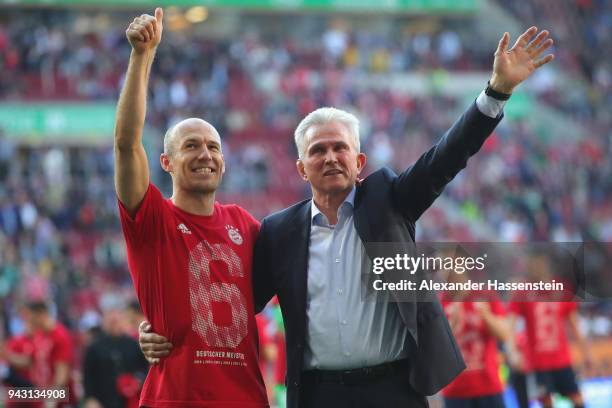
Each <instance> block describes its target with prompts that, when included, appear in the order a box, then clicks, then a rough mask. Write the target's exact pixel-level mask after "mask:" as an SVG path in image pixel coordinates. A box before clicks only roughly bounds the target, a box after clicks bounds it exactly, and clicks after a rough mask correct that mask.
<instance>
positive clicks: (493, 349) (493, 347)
mask: <svg viewBox="0 0 612 408" xmlns="http://www.w3.org/2000/svg"><path fill="white" fill-rule="evenodd" d="M481 295H482V294H481ZM442 306H443V307H444V310H445V311H446V313H447V314H449V311H450V309H451V308H458V310H456V311H455V312H456V313H459V319H458V324H457V326H456V327H453V333H454V334H455V339H456V340H457V343H458V344H459V348H460V350H461V353H462V354H463V359H464V360H465V364H466V366H467V368H466V369H465V370H464V371H463V372H462V373H461V374H459V376H458V377H457V378H455V380H454V381H453V382H451V383H450V384H449V385H448V386H446V388H444V389H443V390H442V395H444V396H445V397H450V398H474V397H482V396H486V395H493V394H499V393H501V392H503V389H504V387H503V384H502V382H501V378H500V375H499V350H498V348H497V340H496V338H495V337H494V336H493V335H492V334H491V333H490V332H489V330H488V329H487V327H486V323H485V322H484V320H483V319H482V317H481V315H480V312H479V311H478V310H477V308H478V307H489V308H490V309H491V312H492V313H493V314H494V315H496V316H504V315H505V310H504V307H503V305H502V304H501V302H500V301H499V300H498V299H497V298H496V297H494V296H491V297H490V300H489V301H488V302H486V303H485V302H473V301H470V300H465V301H460V302H451V301H448V300H442Z"/></svg>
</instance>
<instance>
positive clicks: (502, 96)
mask: <svg viewBox="0 0 612 408" xmlns="http://www.w3.org/2000/svg"><path fill="white" fill-rule="evenodd" d="M485 94H486V95H488V96H490V97H491V98H495V99H498V100H500V101H507V100H508V99H510V96H512V94H507V93H502V92H498V91H496V90H495V89H493V88H491V83H490V82H489V81H487V87H486V88H485Z"/></svg>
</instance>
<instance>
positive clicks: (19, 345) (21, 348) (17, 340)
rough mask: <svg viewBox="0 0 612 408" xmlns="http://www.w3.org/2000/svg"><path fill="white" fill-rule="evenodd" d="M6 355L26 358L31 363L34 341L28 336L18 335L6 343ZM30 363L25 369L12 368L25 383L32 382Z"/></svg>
mask: <svg viewBox="0 0 612 408" xmlns="http://www.w3.org/2000/svg"><path fill="white" fill-rule="evenodd" d="M5 347H6V353H7V354H12V355H16V356H20V357H26V358H28V359H29V360H30V361H31V362H32V361H33V358H34V339H33V337H32V335H30V334H20V335H18V336H14V337H11V338H10V339H8V340H7V341H6V345H5ZM31 364H32V363H30V365H29V366H27V367H19V368H17V367H14V370H15V373H16V374H17V375H18V376H19V377H21V378H22V379H24V380H26V381H30V382H31V381H32V366H31Z"/></svg>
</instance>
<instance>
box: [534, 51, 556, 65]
mask: <svg viewBox="0 0 612 408" xmlns="http://www.w3.org/2000/svg"><path fill="white" fill-rule="evenodd" d="M553 59H555V56H554V54H548V55H547V56H545V57H544V58H541V59H539V60H538V61H536V62H534V63H533V65H535V67H536V68H540V67H541V66H542V65H544V64H548V63H549V62H550V61H552V60H553Z"/></svg>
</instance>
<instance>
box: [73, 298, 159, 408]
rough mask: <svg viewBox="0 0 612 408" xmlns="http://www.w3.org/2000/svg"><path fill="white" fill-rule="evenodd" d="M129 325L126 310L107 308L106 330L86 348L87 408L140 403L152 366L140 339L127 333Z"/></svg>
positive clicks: (129, 407)
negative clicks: (149, 364)
mask: <svg viewBox="0 0 612 408" xmlns="http://www.w3.org/2000/svg"><path fill="white" fill-rule="evenodd" d="M132 306H133V305H130V306H129V307H128V309H127V311H128V314H129V313H132ZM133 327H137V326H133ZM129 329H130V326H129V324H128V320H127V316H126V315H125V313H124V311H122V310H116V309H113V310H107V311H106V312H104V316H103V323H102V330H103V331H102V333H100V334H98V335H97V337H96V338H95V339H94V340H93V341H92V343H91V344H90V345H89V346H88V347H87V349H86V351H85V358H84V363H83V387H84V391H85V395H84V398H85V402H84V408H137V407H138V398H139V396H140V388H141V386H142V383H143V381H144V378H145V377H146V375H147V371H148V368H149V367H148V364H147V361H146V360H145V358H144V356H143V355H142V353H141V352H140V348H139V347H138V342H137V341H136V340H135V339H134V338H133V337H131V335H128V334H127V333H128V330H129Z"/></svg>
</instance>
